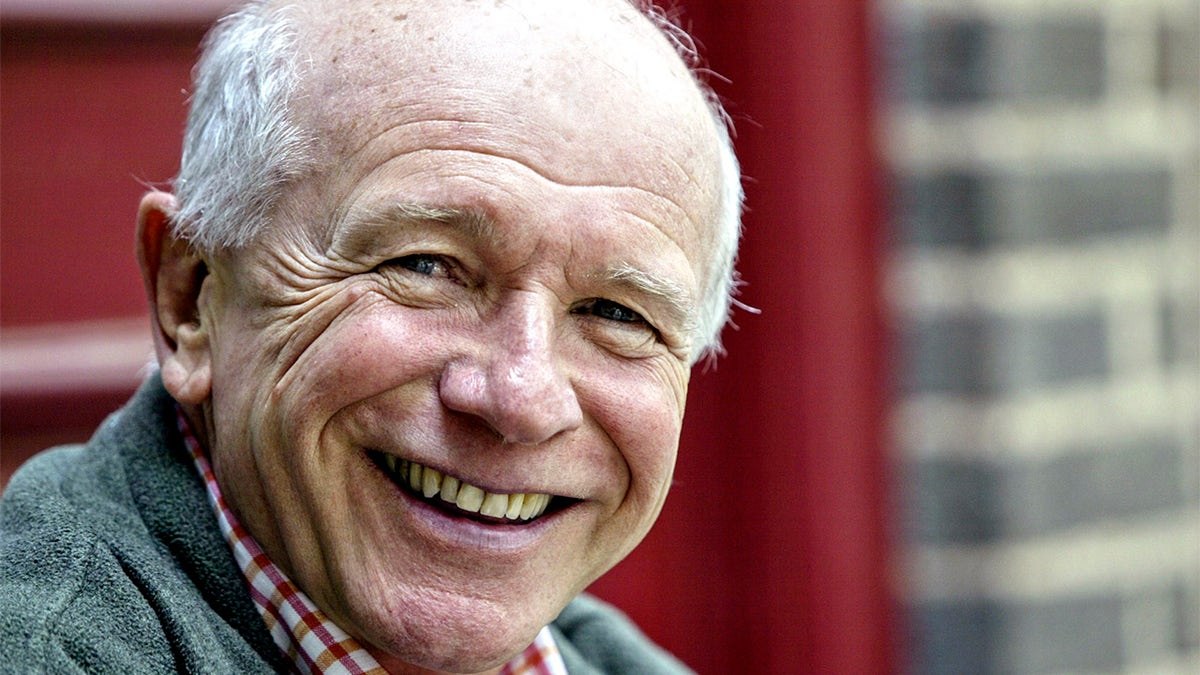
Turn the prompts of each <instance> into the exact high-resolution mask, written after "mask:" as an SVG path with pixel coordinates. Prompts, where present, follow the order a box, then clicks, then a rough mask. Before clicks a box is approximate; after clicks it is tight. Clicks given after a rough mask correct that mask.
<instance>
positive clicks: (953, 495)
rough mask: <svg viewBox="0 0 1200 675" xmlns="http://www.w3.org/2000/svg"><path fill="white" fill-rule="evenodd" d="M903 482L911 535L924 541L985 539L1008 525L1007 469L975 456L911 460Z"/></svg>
mask: <svg viewBox="0 0 1200 675" xmlns="http://www.w3.org/2000/svg"><path fill="white" fill-rule="evenodd" d="M905 478H906V480H905V481H904V485H905V487H906V489H907V491H908V492H907V495H906V504H905V516H906V521H907V522H906V527H905V529H906V530H908V532H907V535H908V538H909V539H912V540H915V541H920V542H925V543H986V542H990V541H994V540H996V539H999V538H1000V537H1001V536H1002V535H1003V533H1004V530H1005V523H1004V522H1003V518H1004V513H1003V510H1004V504H1003V503H1002V502H1001V498H1002V497H1003V495H1002V494H1001V490H1002V487H1003V485H1002V481H1003V479H1004V476H1003V473H1002V472H1001V471H1000V470H999V469H998V468H997V467H996V466H994V465H992V464H991V463H989V462H985V461H982V460H974V459H940V458H938V459H927V460H924V461H921V462H913V463H910V464H909V466H908V467H907V474H906V476H905Z"/></svg>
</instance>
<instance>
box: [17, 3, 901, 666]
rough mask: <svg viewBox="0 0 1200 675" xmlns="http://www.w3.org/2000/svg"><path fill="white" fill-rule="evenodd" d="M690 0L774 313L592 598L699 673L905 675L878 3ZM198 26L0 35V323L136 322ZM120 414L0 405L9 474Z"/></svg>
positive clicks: (757, 283)
mask: <svg viewBox="0 0 1200 675" xmlns="http://www.w3.org/2000/svg"><path fill="white" fill-rule="evenodd" d="M687 6H688V14H687V16H688V17H690V20H691V25H692V28H693V30H694V32H695V34H696V35H697V36H698V37H699V38H700V40H701V42H702V43H703V45H704V47H705V51H706V54H707V56H708V60H709V62H710V63H711V65H712V67H713V69H714V70H716V71H717V72H719V73H721V74H722V75H724V76H726V77H728V78H729V79H730V80H731V81H732V84H721V83H718V90H719V91H720V93H721V94H723V95H724V96H725V97H726V98H728V99H729V100H730V101H731V104H730V109H731V112H732V113H733V114H734V117H735V119H736V120H737V122H738V129H739V136H738V139H737V145H738V150H739V155H740V156H741V158H742V161H743V166H744V169H745V174H746V175H747V176H748V181H747V196H748V205H749V212H748V213H747V216H746V237H745V240H744V244H743V248H742V255H741V263H740V268H741V270H742V274H743V277H744V278H745V280H746V281H747V286H746V288H745V291H744V293H743V295H742V298H741V299H742V300H743V301H745V302H746V303H748V304H750V305H753V306H755V307H758V308H760V309H762V311H763V313H762V314H761V315H759V316H754V315H750V314H747V313H744V312H743V313H739V314H738V316H737V321H738V323H739V324H740V325H741V326H742V329H741V330H738V331H728V332H727V334H726V344H727V346H728V348H729V352H730V353H729V356H727V357H726V358H724V359H722V360H721V361H720V363H719V365H718V368H717V370H716V371H715V372H709V373H703V374H702V373H700V372H699V371H698V372H697V373H696V375H695V377H694V379H693V387H692V394H691V400H690V404H689V410H688V419H687V423H686V425H685V427H686V428H685V432H684V439H683V443H682V447H681V450H680V460H679V467H678V470H677V473H676V485H675V487H674V490H673V492H672V495H671V497H670V499H668V502H667V506H666V509H665V510H664V514H663V517H662V520H660V523H659V525H658V526H657V527H656V528H655V530H654V531H653V532H652V533H651V535H650V536H649V538H648V539H647V541H646V542H645V543H644V544H643V546H642V547H641V548H639V549H638V550H637V551H636V552H635V553H634V554H633V555H632V556H631V557H630V558H629V559H628V560H627V561H626V562H624V563H622V564H621V565H620V566H618V568H617V569H616V570H614V571H613V572H612V573H610V574H609V575H608V576H607V577H605V578H604V579H602V580H601V581H600V582H598V583H597V584H596V586H595V590H597V591H598V592H599V593H601V594H602V595H604V596H605V597H607V598H609V599H611V600H613V601H615V602H616V603H617V604H619V605H620V606H622V607H623V608H625V609H626V610H627V611H628V613H629V614H631V615H632V616H633V617H634V618H635V619H636V620H637V621H638V622H639V623H640V624H641V625H642V626H643V628H644V629H645V630H646V632H647V633H649V634H650V635H651V636H652V637H654V638H655V639H656V640H658V641H659V642H660V643H662V644H663V645H664V646H666V647H668V648H669V649H671V650H672V651H674V652H675V653H676V654H678V655H679V656H681V657H682V658H683V659H684V660H685V661H687V662H688V663H689V664H691V665H692V666H693V667H695V668H697V669H698V670H700V671H701V672H706V673H740V672H766V673H788V672H808V673H839V674H840V673H885V672H894V671H896V670H897V666H896V663H897V660H896V659H895V658H894V655H893V649H892V647H893V642H894V639H895V635H896V634H897V633H898V630H897V626H896V625H895V623H894V617H893V611H892V608H893V606H892V597H891V592H890V588H889V583H888V582H889V576H890V573H889V562H890V560H889V554H888V546H889V542H890V537H889V534H888V530H887V523H888V515H887V500H886V488H887V484H888V483H887V471H886V455H885V447H884V436H883V424H884V418H885V413H886V400H885V395H886V381H885V375H886V370H885V363H884V360H883V355H884V351H885V350H884V346H885V337H886V336H885V334H884V326H883V321H882V309H881V308H882V301H881V289H880V281H879V269H880V265H881V256H880V249H879V246H880V241H879V239H880V208H879V201H878V196H877V190H876V185H877V176H876V170H877V164H878V162H877V160H876V156H875V149H874V146H873V136H874V130H873V128H872V109H871V101H872V96H871V81H870V74H871V73H870V71H871V63H870V60H869V58H868V55H869V54H870V48H869V41H868V39H867V38H868V35H869V30H868V29H869V26H868V22H867V17H868V12H867V9H868V8H867V3H866V2H865V1H863V0H844V1H839V2H793V1H790V0H763V1H762V2H757V1H756V2H753V3H750V2H746V3H730V2H722V1H721V0H690V1H689V2H688V3H687ZM200 33H201V31H200V29H198V28H195V27H191V28H187V27H185V28H178V29H174V28H172V29H164V28H162V27H156V28H153V29H151V28H141V29H127V30H113V29H96V28H93V29H88V30H63V29H61V28H56V29H52V30H47V29H46V27H36V26H26V27H21V26H16V27H14V26H12V25H11V24H10V25H5V26H4V27H3V36H2V43H3V47H2V49H3V66H2V68H0V115H2V116H3V118H2V119H3V124H2V125H0V171H2V172H3V173H2V179H0V217H2V218H3V220H2V224H0V247H2V256H3V258H2V259H3V267H0V275H2V282H0V322H2V325H3V326H13V325H22V324H29V323H38V322H46V321H63V320H75V319H83V318H99V317H113V316H129V315H140V314H143V313H144V309H143V301H142V299H141V286H140V282H139V281H138V276H137V271H136V266H135V264H134V259H133V254H132V233H133V218H134V213H135V209H136V204H137V199H138V197H139V195H140V193H141V192H142V191H143V187H142V185H140V184H139V179H141V180H148V181H161V180H164V179H167V178H169V177H170V176H171V175H172V174H173V173H174V172H175V170H176V162H177V157H178V146H179V138H180V130H181V125H182V120H183V117H184V110H183V107H182V103H183V96H182V94H181V93H180V92H181V90H182V89H183V88H184V87H185V86H186V83H187V73H188V70H189V68H190V67H191V64H192V61H193V59H194V55H195V45H196V44H197V42H198V41H199V36H200ZM113 400H114V399H113V398H112V394H111V392H108V393H104V392H97V393H93V394H90V395H87V396H84V397H83V400H80V397H79V395H78V393H75V394H64V396H63V397H62V398H61V399H60V400H59V401H57V402H47V401H42V400H39V401H32V400H19V401H18V400H13V399H11V398H4V399H0V405H3V408H4V410H3V413H2V414H3V425H4V431H3V444H4V453H5V458H4V463H5V465H8V464H9V463H10V460H11V458H12V456H13V454H14V451H17V452H23V449H24V448H25V447H26V446H29V445H30V444H31V443H33V442H38V440H40V439H41V437H39V436H37V434H39V433H41V434H46V433H51V434H54V433H55V432H56V431H61V432H62V433H59V434H58V435H59V436H62V435H64V434H65V435H75V436H76V437H82V436H84V435H86V434H85V433H84V432H82V431H80V430H61V429H60V430H56V429H54V428H53V421H54V420H55V419H61V418H62V417H61V416H59V415H57V414H54V413H53V411H56V410H62V411H64V412H63V415H66V414H67V411H78V412H80V413H83V414H86V415H93V416H98V415H100V414H102V412H103V410H102V409H106V408H107V407H108V406H111V405H112V401H113ZM74 418H75V419H78V418H79V416H78V415H75V416H74ZM46 427H49V428H46ZM30 439H34V440H32V441H31V440H30Z"/></svg>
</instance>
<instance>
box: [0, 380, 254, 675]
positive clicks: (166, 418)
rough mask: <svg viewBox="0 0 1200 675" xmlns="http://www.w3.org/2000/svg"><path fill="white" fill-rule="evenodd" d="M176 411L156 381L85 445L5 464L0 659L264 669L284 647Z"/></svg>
mask: <svg viewBox="0 0 1200 675" xmlns="http://www.w3.org/2000/svg"><path fill="white" fill-rule="evenodd" d="M173 410H174V409H173V407H172V406H171V404H170V402H169V399H165V392H162V391H161V385H158V384H157V383H156V381H150V382H148V383H147V385H146V386H144V387H143V388H142V391H140V392H139V394H138V395H137V396H135V398H134V399H133V400H132V401H131V402H130V403H129V404H128V405H127V406H126V407H125V408H124V409H122V410H121V411H120V412H119V413H117V414H115V415H114V416H112V417H110V418H109V420H108V421H106V422H105V423H104V425H103V426H102V427H101V428H100V429H99V430H98V431H97V433H96V435H95V436H93V438H92V440H91V441H89V442H88V444H87V445H86V446H71V447H65V448H57V449H54V450H50V451H46V452H44V453H42V454H40V455H38V456H36V457H34V458H33V459H32V460H30V461H29V462H28V463H26V465H25V466H23V467H22V468H21V469H20V470H19V471H17V473H16V474H14V475H13V477H12V479H11V481H10V482H9V485H8V486H7V488H6V489H5V491H4V494H3V497H2V498H0V671H4V670H5V669H6V668H19V669H20V671H21V672H70V671H78V670H80V669H82V670H84V671H87V672H174V671H177V670H185V671H189V672H194V671H196V670H209V671H216V672H220V671H225V672H261V671H264V670H269V669H270V667H269V666H268V664H267V663H266V662H265V661H264V657H261V656H260V655H261V654H263V653H264V652H265V653H266V655H267V656H266V657H265V659H267V660H270V659H272V658H275V656H276V654H277V652H278V650H276V649H275V648H274V645H273V644H271V643H270V635H269V634H268V633H267V632H266V628H265V625H263V622H262V620H261V618H259V617H258V616H257V612H256V610H255V609H254V607H253V605H252V603H251V602H250V599H249V597H248V595H247V594H246V593H245V590H244V588H243V587H242V585H241V583H242V579H241V577H240V576H239V574H240V573H239V572H238V571H237V568H236V565H235V564H234V562H233V560H232V557H231V556H230V554H229V551H228V549H227V547H226V545H225V543H224V541H223V539H222V538H221V535H220V532H219V531H218V530H217V528H216V524H215V520H214V519H213V518H212V517H211V512H210V511H208V505H207V501H206V498H205V495H204V492H203V486H202V484H201V483H200V481H199V478H198V477H197V476H196V475H195V471H194V469H192V467H191V466H190V463H189V462H190V460H189V459H188V458H187V456H186V452H185V451H183V450H181V449H180V448H177V447H175V446H176V445H178V444H177V443H173V442H172V440H171V438H170V433H171V432H170V429H172V425H173V423H174V417H173ZM247 626H249V628H247ZM247 636H249V637H247ZM262 645H268V646H269V649H268V648H267V647H262ZM260 647H261V649H260Z"/></svg>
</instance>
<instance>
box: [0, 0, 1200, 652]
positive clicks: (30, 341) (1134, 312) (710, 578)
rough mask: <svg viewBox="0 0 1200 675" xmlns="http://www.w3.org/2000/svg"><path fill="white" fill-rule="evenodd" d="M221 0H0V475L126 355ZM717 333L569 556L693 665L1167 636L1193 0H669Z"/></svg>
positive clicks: (100, 385)
mask: <svg viewBox="0 0 1200 675" xmlns="http://www.w3.org/2000/svg"><path fill="white" fill-rule="evenodd" d="M228 4H229V3H227V2H224V1H222V0H190V1H187V2H185V1H184V0H127V1H125V2H120V3H116V2H103V1H101V0H94V1H89V0H54V1H52V0H44V1H37V0H5V2H4V3H3V5H2V6H0V469H2V476H0V480H7V477H8V476H9V475H10V474H11V472H12V471H13V470H14V469H15V467H16V466H17V465H19V463H20V462H21V461H22V460H23V459H24V458H25V457H27V456H28V454H29V453H31V452H34V451H36V450H38V449H40V448H42V447H46V446H48V445H51V444H54V443H61V442H68V441H78V440H83V439H86V438H87V437H88V435H89V434H90V432H91V430H92V429H93V428H94V427H95V425H96V424H97V423H98V422H99V421H100V420H101V419H102V418H103V417H104V415H105V414H107V413H108V412H111V411H112V410H114V409H116V408H117V407H118V406H119V405H120V404H121V402H122V401H123V400H124V399H125V398H126V397H127V396H128V395H129V393H130V392H131V391H132V390H133V388H134V387H135V386H136V384H137V382H138V381H139V379H140V377H141V373H143V372H144V368H145V364H146V363H147V362H148V361H149V360H150V354H151V348H150V342H149V338H148V329H147V320H146V318H145V304H144V301H143V299H142V292H141V283H140V281H139V276H138V273H137V269H136V264H135V261H134V257H133V223H134V215H135V212H136V205H137V200H138V198H139V196H140V194H141V193H142V192H143V191H144V190H145V189H146V187H147V186H149V185H166V184H168V183H169V180H170V178H171V177H172V176H173V175H174V173H175V172H176V170H177V166H178V152H179V151H178V147H179V141H180V137H181V131H182V125H183V119H184V115H185V109H184V105H185V101H186V93H185V92H186V89H187V87H188V74H189V69H190V67H191V64H192V63H193V61H194V59H195V55H196V46H197V44H198V43H199V40H200V37H201V36H202V35H203V31H204V28H205V26H206V25H207V24H208V23H210V22H211V21H212V19H213V18H214V17H216V16H217V15H219V13H220V12H221V11H222V9H223V8H224V7H225V6H226V5H228ZM681 8H682V10H683V14H682V16H683V23H684V25H686V26H689V27H690V28H691V29H692V31H693V33H694V34H695V35H696V37H697V38H698V40H699V41H700V42H701V44H702V47H703V51H704V53H705V55H706V57H707V61H708V63H709V65H710V66H711V68H712V70H713V71H715V72H716V73H719V74H720V77H714V79H713V82H712V83H713V85H714V86H715V87H716V89H717V91H718V92H719V93H720V94H721V95H722V96H723V97H725V98H726V99H728V107H729V110H730V113H731V115H732V117H733V119H734V121H735V123H736V125H737V128H738V137H737V140H736V143H737V146H738V149H739V154H740V156H741V157H742V160H743V164H744V169H745V174H746V190H747V204H748V211H747V215H746V234H745V239H744V244H743V253H742V257H741V262H740V268H741V270H742V276H743V279H744V281H745V286H744V288H743V292H742V295H741V297H740V299H741V300H742V301H743V302H745V303H746V304H748V305H750V306H753V307H756V308H758V309H760V310H762V313H761V314H753V313H749V312H739V313H737V314H736V315H735V320H736V323H737V324H738V328H737V329H736V330H729V331H727V333H726V345H727V347H728V350H729V354H728V355H727V356H726V357H724V358H723V359H721V360H720V361H719V362H718V364H717V365H716V367H715V368H708V369H705V368H702V367H698V368H697V370H696V372H695V375H694V378H693V391H692V399H691V403H690V407H689V412H688V420H687V429H686V431H685V437H684V439H683V443H682V447H681V453H680V461H679V468H678V471H677V476H676V485H675V488H674V490H673V492H672V496H671V499H670V500H668V504H667V508H666V509H665V511H664V515H663V517H662V520H661V521H660V524H659V525H658V526H657V527H656V529H655V530H654V532H652V533H651V535H650V537H649V538H648V539H647V541H646V542H645V544H644V545H643V546H642V547H641V548H640V549H639V550H638V551H637V552H635V553H634V555H632V556H631V557H630V558H629V559H628V560H627V561H626V562H625V563H622V564H621V565H620V566H618V567H617V569H615V570H614V571H613V572H612V573H610V574H609V575H608V576H606V577H605V578H604V579H602V580H601V581H600V582H598V583H597V584H596V586H595V587H594V589H593V590H594V591H595V592H597V593H598V594H600V595H602V596H604V597H606V598H608V599H610V600H612V601H614V602H616V603H617V604H619V605H620V606H621V607H622V608H623V609H625V610H626V611H627V612H628V613H629V614H630V615H632V616H633V617H634V618H635V619H636V620H638V622H639V623H640V624H641V625H642V627H643V628H644V629H645V630H646V632H647V633H649V634H650V635H651V636H652V637H654V638H655V639H657V640H658V641H660V642H661V643H663V644H664V645H665V646H667V647H668V648H670V649H671V650H672V651H674V652H675V653H677V654H678V655H680V656H681V657H682V658H683V659H684V660H685V661H687V662H688V663H689V664H691V665H692V666H693V667H695V668H696V669H697V670H699V671H701V672H704V673H741V672H746V673H750V672H767V673H775V672H780V673H784V672H797V673H800V672H807V673H947V674H950V673H1129V674H1134V673H1147V674H1149V673H1165V674H1173V673H1179V674H1184V673H1188V674H1191V673H1197V672H1200V0H1038V1H1031V0H877V1H875V2H866V1H864V0H829V1H827V2H807V1H806V2H801V1H800V0H790V1H787V0H753V1H752V0H743V1H741V2H734V1H731V0H724V1H723V0H686V2H683V3H681Z"/></svg>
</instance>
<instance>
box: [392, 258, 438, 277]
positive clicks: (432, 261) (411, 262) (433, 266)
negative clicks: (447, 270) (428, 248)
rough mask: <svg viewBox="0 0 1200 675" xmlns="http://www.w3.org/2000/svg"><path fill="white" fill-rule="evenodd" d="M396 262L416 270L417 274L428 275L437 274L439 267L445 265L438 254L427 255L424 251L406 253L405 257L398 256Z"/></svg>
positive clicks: (408, 268) (412, 270)
mask: <svg viewBox="0 0 1200 675" xmlns="http://www.w3.org/2000/svg"><path fill="white" fill-rule="evenodd" d="M396 264H397V265H399V266H400V267H403V268H404V269H406V270H409V271H410V272H416V273H417V274H425V275H428V276H432V275H434V274H437V272H438V267H439V266H441V265H443V263H442V261H441V259H439V258H438V257H437V256H433V255H426V254H423V253H421V254H417V255H406V256H404V257H403V258H397V259H396Z"/></svg>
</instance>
